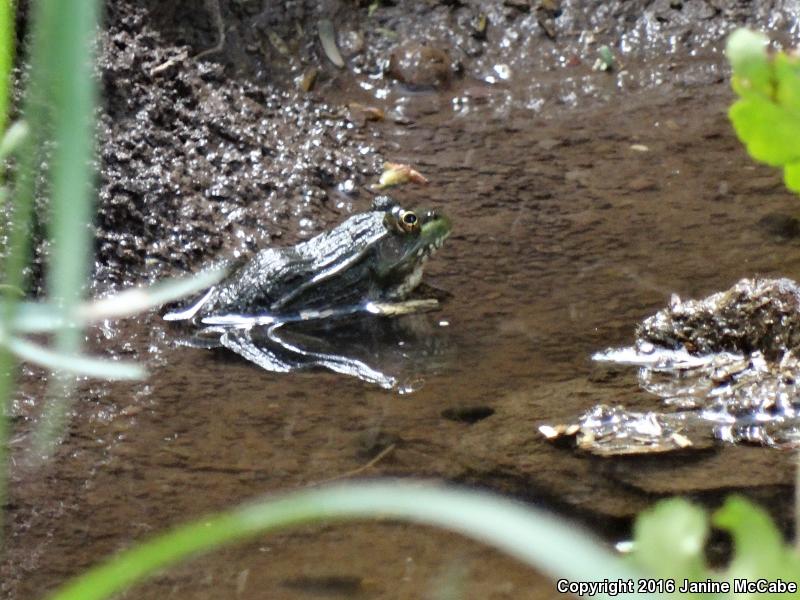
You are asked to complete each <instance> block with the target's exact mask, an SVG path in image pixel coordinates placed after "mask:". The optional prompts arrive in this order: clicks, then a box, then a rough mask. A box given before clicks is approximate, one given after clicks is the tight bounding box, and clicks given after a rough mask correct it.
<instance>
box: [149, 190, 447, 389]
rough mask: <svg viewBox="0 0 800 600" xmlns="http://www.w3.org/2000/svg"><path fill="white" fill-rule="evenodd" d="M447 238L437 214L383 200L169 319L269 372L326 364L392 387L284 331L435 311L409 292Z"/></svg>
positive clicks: (433, 303)
mask: <svg viewBox="0 0 800 600" xmlns="http://www.w3.org/2000/svg"><path fill="white" fill-rule="evenodd" d="M450 232H451V222H450V220H449V219H448V218H447V217H446V216H444V215H442V214H440V213H439V212H437V211H435V210H431V209H421V210H415V209H410V210H408V209H405V208H403V207H401V206H400V205H399V204H398V203H396V202H395V201H394V200H392V199H391V198H389V197H388V196H378V197H376V198H375V199H374V201H373V203H372V206H371V208H370V210H368V211H365V212H362V213H357V214H354V215H352V216H350V217H349V218H347V219H345V220H344V221H343V222H342V223H340V224H339V225H338V226H336V227H334V228H333V229H331V230H330V231H325V232H323V233H320V234H319V235H317V236H315V237H313V238H311V239H309V240H307V241H303V242H300V243H299V244H296V245H294V246H284V247H271V248H265V249H262V250H261V251H259V252H257V253H256V254H255V255H254V256H253V257H252V258H250V259H249V260H247V261H246V262H244V263H243V264H240V265H236V266H234V267H232V268H231V269H230V272H229V274H228V275H227V277H225V278H224V279H223V281H221V282H220V283H219V284H217V285H215V286H212V287H210V288H209V289H208V290H206V291H205V292H204V293H202V294H201V296H200V297H199V298H198V299H197V300H196V301H194V302H192V303H190V304H189V305H188V306H186V307H184V308H181V309H177V310H174V311H170V312H168V313H166V314H165V315H164V316H163V318H164V320H166V321H172V322H174V321H184V322H186V323H188V324H189V325H190V326H191V327H193V328H194V329H195V332H194V336H193V338H192V344H191V345H197V346H203V347H209V348H211V347H217V346H222V347H224V348H227V349H229V350H231V351H233V352H235V353H236V354H238V355H240V356H242V357H243V358H245V359H247V360H249V361H250V362H252V363H254V364H256V365H258V366H260V367H261V368H263V369H265V370H267V371H273V372H291V371H295V370H298V369H304V368H308V367H324V368H327V369H330V370H333V371H336V372H339V373H345V374H348V375H353V376H356V377H358V378H360V379H362V380H365V381H369V382H373V383H377V384H379V385H381V386H382V387H385V388H392V387H395V386H396V385H397V379H396V378H395V377H392V376H390V375H386V374H384V373H382V372H381V371H379V370H377V369H375V368H373V367H371V366H369V365H368V364H367V363H366V362H365V361H364V360H362V359H356V358H353V357H348V356H346V355H343V354H338V353H336V352H322V351H318V350H316V349H309V348H307V347H303V346H300V345H298V344H297V343H295V342H290V341H287V340H288V339H290V338H291V336H286V335H283V332H284V330H285V329H287V328H291V326H292V325H293V324H294V325H302V327H303V329H304V331H306V332H308V331H309V330H315V329H316V330H318V331H319V332H321V333H320V335H324V331H325V330H330V329H331V323H332V322H339V321H348V322H354V320H358V319H359V316H365V317H366V316H367V315H369V316H372V317H375V316H378V317H384V318H393V317H398V316H402V315H408V314H412V313H416V312H424V311H428V310H434V309H436V308H438V305H439V299H437V298H418V297H412V293H413V292H415V290H417V289H418V288H419V287H420V284H421V282H422V275H423V269H424V265H425V263H426V261H427V260H428V259H429V258H430V257H431V256H433V254H434V253H435V252H436V251H437V250H438V249H439V248H441V247H442V245H443V243H444V241H445V240H446V239H447V237H448V236H449V235H450ZM306 335H307V334H306Z"/></svg>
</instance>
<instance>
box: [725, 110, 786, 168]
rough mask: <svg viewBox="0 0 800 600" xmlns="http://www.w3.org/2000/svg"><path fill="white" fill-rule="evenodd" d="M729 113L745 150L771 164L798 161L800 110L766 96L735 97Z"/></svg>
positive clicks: (780, 164)
mask: <svg viewBox="0 0 800 600" xmlns="http://www.w3.org/2000/svg"><path fill="white" fill-rule="evenodd" d="M728 116H729V117H730V119H731V121H732V122H733V127H734V129H735V130H736V135H738V136H739V139H740V140H741V141H742V142H744V144H745V145H746V146H747V152H748V153H749V154H750V156H752V157H753V158H755V159H756V160H760V161H762V162H765V163H767V164H768V165H771V166H773V167H782V166H784V165H786V164H790V163H793V162H798V161H800V112H798V113H793V112H790V111H787V110H786V109H784V108H783V107H782V106H779V105H778V104H775V103H774V102H772V101H771V100H769V99H768V98H763V97H751V98H747V99H744V100H738V101H737V102H735V103H734V104H733V106H731V108H730V111H729V112H728Z"/></svg>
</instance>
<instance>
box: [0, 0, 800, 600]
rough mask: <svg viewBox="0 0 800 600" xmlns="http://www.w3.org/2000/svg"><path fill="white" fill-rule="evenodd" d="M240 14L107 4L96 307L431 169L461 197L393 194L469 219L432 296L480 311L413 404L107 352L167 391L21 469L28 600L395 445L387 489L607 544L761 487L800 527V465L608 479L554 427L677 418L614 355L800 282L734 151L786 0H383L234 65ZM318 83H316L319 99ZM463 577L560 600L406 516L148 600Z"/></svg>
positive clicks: (768, 455) (798, 263)
mask: <svg viewBox="0 0 800 600" xmlns="http://www.w3.org/2000/svg"><path fill="white" fill-rule="evenodd" d="M215 6H216V4H215V3H213V2H208V3H205V4H204V3H177V2H155V1H152V2H145V3H135V2H128V1H123V0H120V1H118V2H115V3H113V5H111V6H109V8H108V21H107V25H106V31H105V33H104V35H103V38H102V49H103V51H102V63H101V72H102V81H103V89H104V92H105V98H106V108H105V110H104V113H103V117H102V121H101V122H102V126H101V137H102V140H103V142H102V150H101V186H100V196H99V198H100V200H99V202H100V205H99V211H98V221H97V231H98V261H97V267H96V273H95V286H94V290H95V291H96V292H100V291H103V290H106V289H110V288H118V287H122V286H124V285H128V284H131V283H135V282H139V281H152V280H156V279H159V278H161V277H163V276H164V275H167V274H176V273H182V272H186V271H194V270H196V269H199V268H200V267H201V266H202V265H204V264H205V263H207V262H209V261H213V260H216V259H217V258H219V257H221V256H226V255H236V254H237V253H238V254H240V255H246V254H248V253H251V252H253V251H254V250H255V249H256V248H259V247H262V246H264V245H266V244H290V243H294V242H296V241H298V240H300V239H306V238H308V237H309V236H311V235H313V234H314V233H315V232H317V231H320V230H322V229H324V228H326V227H329V226H330V225H332V224H334V223H337V222H339V221H341V220H342V219H343V218H344V217H345V216H346V215H348V214H351V213H352V212H356V211H360V210H364V209H365V208H366V207H367V206H368V205H369V202H370V200H371V197H372V193H371V192H370V190H369V188H368V185H369V184H370V183H373V182H374V181H376V180H377V177H378V175H379V173H380V165H381V163H382V162H383V161H384V160H391V161H395V162H405V163H409V164H412V165H413V166H414V167H415V168H417V169H418V170H420V172H422V173H423V174H424V175H425V176H426V177H428V178H429V179H430V181H431V183H430V184H429V185H428V186H413V185H412V186H406V187H403V188H400V189H399V190H398V191H397V192H396V193H395V198H396V199H397V200H398V201H400V202H401V203H402V204H404V205H408V206H412V205H423V206H431V207H433V208H436V209H437V210H441V211H442V212H444V213H446V214H448V215H449V216H450V217H451V218H452V220H453V222H454V234H453V236H452V237H451V239H450V240H448V242H447V244H446V245H445V247H444V248H443V249H442V250H441V251H440V252H439V254H437V256H436V257H435V258H434V259H433V260H432V261H431V262H430V263H429V267H428V271H427V275H426V280H427V281H428V282H429V283H431V284H433V285H435V286H436V287H439V288H443V289H444V290H447V291H448V292H450V294H452V298H451V299H450V301H448V302H447V303H446V304H445V306H444V308H443V311H442V312H441V313H439V314H437V315H434V317H433V320H434V321H440V320H441V321H447V322H448V323H449V326H448V329H447V331H448V336H447V344H449V345H450V353H449V356H450V357H451V358H450V359H449V362H448V363H447V364H446V365H443V366H442V367H441V368H440V369H438V372H437V373H435V374H433V375H426V376H425V381H424V385H423V386H422V387H421V389H419V391H417V392H415V393H413V394H407V395H398V394H396V393H391V392H386V391H382V390H380V389H375V388H372V387H369V386H368V385H365V384H363V383H361V382H358V381H354V380H350V379H346V378H343V377H341V376H337V375H334V374H329V373H304V374H291V375H279V374H273V373H266V372H262V371H259V370H258V369H256V368H254V367H253V366H252V365H249V364H247V363H245V362H243V361H241V360H239V359H237V358H235V357H231V356H230V355H229V354H227V353H224V352H212V351H207V350H200V349H188V348H180V347H173V345H172V344H171V343H170V341H171V339H172V337H173V333H174V332H172V331H170V330H167V329H165V328H164V325H163V324H162V322H161V321H160V318H159V316H158V315H156V314H151V315H145V316H143V317H141V318H140V319H138V320H131V321H128V322H125V323H118V324H117V323H112V324H109V325H108V326H106V327H103V328H100V329H98V330H96V331H93V332H91V335H90V337H91V342H92V344H93V345H94V346H95V347H96V349H97V351H98V352H103V353H105V354H111V355H118V356H124V357H126V358H138V359H139V360H141V361H143V362H145V363H146V364H147V365H148V367H149V369H150V370H151V373H152V375H151V378H150V380H149V381H148V382H147V383H145V384H140V385H108V384H103V383H87V384H85V386H84V387H83V391H82V394H81V398H80V401H79V402H78V403H77V405H76V407H75V411H74V412H75V414H74V418H73V420H72V426H71V428H70V431H69V432H68V435H67V436H66V438H65V440H64V442H63V444H62V446H61V448H60V451H59V453H58V456H57V457H56V458H55V459H54V460H53V461H51V462H50V463H48V464H47V465H46V466H45V467H43V468H40V469H38V470H30V469H25V468H23V467H22V466H17V467H16V468H15V469H14V470H13V473H12V489H11V499H10V504H9V506H7V507H6V523H7V525H6V536H5V540H6V541H7V552H6V555H5V557H4V562H2V563H0V595H2V596H3V597H6V598H11V599H15V600H16V599H19V600H21V599H28V598H39V597H42V596H43V595H44V594H45V593H46V592H47V591H48V590H51V589H53V587H54V586H56V585H57V584H58V583H60V582H62V581H64V580H65V579H66V578H68V577H70V576H72V575H75V574H78V573H80V572H82V571H83V570H85V569H86V568H87V567H88V566H90V565H91V564H94V563H96V562H97V561H99V560H100V559H101V558H102V557H104V556H106V555H107V554H109V553H112V552H114V551H116V550H119V549H121V548H125V547H128V546H130V545H131V544H132V543H134V542H135V541H137V540H141V539H144V538H146V537H149V536H151V535H153V534H154V533H155V532H157V531H161V530H163V529H164V528H166V527H168V526H170V525H173V524H176V523H179V522H183V521H185V520H187V519H190V518H192V517H196V516H198V515H201V514H203V513H205V512H207V511H211V510H218V509H222V508H225V507H229V506H232V505H235V504H237V503H238V502H240V501H242V500H244V499H248V498H252V497H254V496H257V495H260V494H265V493H270V492H280V491H286V490H292V489H297V488H300V487H303V486H306V485H310V484H314V483H318V482H321V481H325V480H328V479H330V478H331V477H337V476H347V474H348V473H350V472H352V471H354V470H356V469H359V468H360V467H362V466H363V465H365V464H366V463H367V462H368V461H370V460H371V459H372V458H374V457H375V456H377V455H378V454H380V453H381V451H382V450H386V449H387V448H390V447H391V448H392V449H391V450H390V451H388V452H387V453H386V454H385V456H384V457H383V458H382V459H381V460H380V461H379V462H377V464H375V465H374V466H371V467H370V468H369V469H367V470H366V471H364V472H363V474H362V475H367V476H382V475H394V476H401V477H408V476H414V477H426V478H434V479H437V480H444V481H450V482H457V483H461V484H466V485H471V486H476V487H480V488H486V489H490V490H494V491H497V492H499V493H503V494H507V495H511V496H513V497H516V498H520V499H522V500H524V501H526V502H530V503H532V504H534V505H537V506H546V507H549V508H551V509H553V510H556V511H557V512H559V513H560V514H562V515H564V516H566V517H568V518H571V519H574V520H577V521H579V522H583V523H585V524H587V525H589V526H590V527H592V528H593V529H594V530H595V531H596V532H597V533H599V534H601V535H604V536H606V537H608V538H609V539H618V538H620V537H624V536H626V535H627V533H628V531H629V526H630V519H631V517H632V516H633V515H635V514H636V513H637V512H638V511H640V510H642V509H643V508H646V507H647V506H649V505H651V504H652V503H653V502H654V501H656V500H658V499H659V498H661V497H664V496H669V495H673V494H684V495H687V496H689V497H691V498H694V499H696V500H698V501H700V502H703V503H704V504H706V505H708V506H715V505H716V504H717V503H719V502H720V500H721V498H723V497H724V495H725V494H727V493H728V492H730V491H732V490H735V491H739V492H741V493H744V494H746V495H748V496H750V497H752V498H754V499H756V500H757V501H759V502H761V503H762V504H763V505H764V506H765V507H766V508H767V509H768V510H769V511H770V512H771V513H772V514H773V515H774V516H776V517H777V518H778V521H779V523H780V524H781V526H782V527H783V528H784V530H787V531H789V530H790V529H791V526H792V523H791V515H792V508H791V506H792V501H793V483H794V468H795V467H794V464H793V463H794V460H793V458H792V456H791V455H790V454H785V453H781V452H777V451H774V450H769V449H762V448H755V447H743V446H725V445H718V446H714V447H712V448H710V449H706V450H703V451H702V452H697V453H684V454H676V455H666V456H647V457H639V458H626V459H608V460H603V459H599V458H595V457H589V456H584V455H578V454H575V453H574V452H572V451H571V450H569V449H565V448H559V447H554V446H552V445H550V444H548V443H547V442H546V441H545V440H544V439H543V438H542V437H541V436H539V435H538V433H537V425H538V424H539V423H541V422H564V421H565V420H568V419H570V418H572V417H574V416H575V415H578V414H580V413H582V412H584V411H585V410H586V409H587V408H588V407H590V406H593V405H595V404H597V403H600V402H605V403H609V404H613V403H617V402H621V403H624V404H625V405H626V406H628V407H632V408H634V409H636V408H639V409H643V410H648V409H651V408H655V407H656V400H655V399H654V398H649V397H645V396H642V395H641V393H640V392H639V391H638V386H637V384H636V381H635V380H634V378H633V375H632V374H631V373H629V372H627V371H626V372H622V371H614V370H613V369H608V368H606V367H604V368H598V367H595V366H594V365H592V364H591V363H590V361H589V359H588V357H589V356H590V355H591V354H592V353H593V352H594V351H596V350H598V349H602V348H605V347H608V346H611V345H627V344H630V343H631V342H632V341H633V335H634V327H635V324H636V323H637V322H639V321H641V319H642V318H644V317H645V316H647V315H649V314H652V313H653V312H654V311H655V310H656V309H658V308H660V307H661V306H663V305H664V303H665V301H666V300H667V299H668V298H669V295H670V294H671V293H673V292H676V293H678V294H680V295H681V296H682V297H704V296H706V295H708V294H710V293H712V292H714V291H716V290H721V289H726V288H728V287H729V286H730V285H731V284H732V283H734V282H735V281H738V280H739V279H741V278H742V277H745V276H754V275H765V276H788V277H793V278H797V277H798V275H797V273H798V270H799V269H800V244H799V243H798V241H797V239H795V237H794V236H787V235H785V234H784V232H783V229H784V228H780V230H778V229H776V228H774V227H765V226H763V223H765V222H767V223H768V222H770V219H769V218H767V219H766V221H765V220H764V219H765V218H766V217H768V215H774V214H780V215H789V218H791V217H792V215H795V214H796V213H797V210H796V206H797V199H796V198H795V197H793V196H792V195H790V194H789V193H788V192H786V191H785V190H784V188H783V185H782V183H781V178H780V174H779V173H778V172H776V171H773V170H771V169H768V168H766V167H761V166H757V165H754V164H753V163H752V162H751V161H750V160H749V158H748V157H747V156H746V154H745V152H744V150H743V149H742V148H741V146H740V145H739V143H738V142H737V140H736V139H735V137H734V135H733V133H732V130H731V127H730V125H729V123H728V121H727V119H726V116H725V111H726V109H727V106H728V105H729V104H730V102H731V99H732V97H731V93H730V91H729V87H728V84H727V83H726V81H725V78H726V67H725V63H724V58H723V56H722V54H721V46H722V43H723V39H724V36H725V34H726V33H727V32H728V31H730V30H731V29H732V28H733V27H734V26H735V25H737V24H740V23H745V22H747V23H751V24H756V25H759V26H762V27H765V28H768V29H769V30H770V31H772V32H773V34H774V37H776V38H777V39H778V40H781V41H783V42H788V41H791V40H793V36H795V35H796V32H797V31H798V28H797V23H796V21H795V20H794V19H795V17H794V16H793V15H792V13H791V11H790V10H789V9H788V8H784V6H783V3H781V2H774V3H750V2H727V1H724V0H719V1H716V0H715V1H712V2H704V1H702V0H688V1H685V2H667V1H664V2H662V1H661V0H658V1H656V2H644V1H641V2H639V1H636V2H599V1H598V2H578V1H577V0H574V1H568V2H564V3H563V4H562V7H561V12H560V13H558V14H556V13H553V12H551V13H548V12H547V11H543V10H541V9H538V8H537V5H536V4H535V3H534V2H531V3H526V2H517V1H514V2H510V1H507V2H504V3H501V2H489V1H487V2H463V3H457V2H438V1H433V0H431V1H427V2H412V1H410V0H409V1H407V2H406V1H401V2H396V3H394V4H389V3H386V5H384V3H381V5H380V6H379V8H378V9H377V10H376V11H375V13H374V14H373V15H372V16H368V7H367V6H366V3H364V4H363V5H362V4H359V3H357V2H335V1H331V2H322V1H320V2H316V1H311V0H309V1H307V2H286V3H277V2H258V1H248V0H239V1H236V2H234V1H230V2H228V1H225V0H222V1H221V3H220V9H221V12H220V17H221V20H222V23H223V28H222V29H223V31H224V32H225V39H224V44H223V45H222V47H221V49H219V50H216V51H213V52H207V53H206V54H205V55H204V56H201V57H199V58H198V57H197V55H198V54H199V53H203V52H206V51H207V50H214V47H215V46H216V45H217V43H218V41H219V37H218V29H217V27H216V25H215V18H214V14H213V13H214V10H213V9H214V7H215ZM787 6H790V5H789V4H788V3H787ZM481 14H485V15H486V16H487V22H488V25H487V27H486V29H485V31H480V26H479V23H480V17H481ZM320 18H323V19H330V20H331V21H333V23H334V25H335V26H336V28H337V31H338V39H339V47H340V50H341V52H342V54H343V55H344V57H345V59H346V61H347V66H346V68H345V69H337V68H336V67H334V66H333V65H332V64H331V63H330V62H329V61H328V59H327V58H325V57H324V54H323V52H322V50H321V47H320V44H319V41H318V39H317V36H316V26H317V23H318V21H319V19H320ZM298 25H299V26H298ZM412 42H413V43H414V44H426V45H429V46H431V47H436V48H439V49H440V50H441V51H442V52H445V53H446V54H447V56H448V57H449V59H450V61H451V63H450V65H449V68H450V71H449V75H448V77H447V81H446V84H445V85H439V84H438V83H437V84H436V85H433V86H422V87H427V88H429V89H428V90H427V91H424V92H420V91H410V89H409V84H408V82H406V83H405V84H404V83H402V82H398V81H396V80H394V79H389V78H386V77H383V76H382V73H383V70H384V69H385V68H388V65H389V61H390V56H391V53H392V52H393V51H395V50H396V47H398V46H399V45H400V44H403V43H412ZM601 44H607V45H609V46H610V47H611V48H612V50H613V52H614V53H615V55H616V57H617V68H616V70H614V71H612V72H610V73H606V72H598V71H593V70H592V68H591V67H592V65H593V63H594V61H595V58H596V56H597V49H598V46H599V45H601ZM437 56H439V59H437V60H440V58H441V56H440V55H437ZM312 68H313V69H317V71H318V74H317V76H316V81H315V84H314V87H313V89H312V91H310V92H303V91H302V90H300V89H298V86H297V83H296V81H295V79H296V78H300V79H302V78H303V76H305V75H306V74H308V72H309V69H312ZM404 77H406V76H404ZM408 77H409V78H412V77H413V76H408ZM308 81H309V79H306V83H307V82H308ZM437 81H438V80H437ZM353 103H359V104H361V105H362V106H374V107H376V108H379V109H381V110H382V111H383V112H384V113H385V115H386V118H385V119H384V120H383V121H371V120H368V119H366V118H365V112H364V110H363V108H359V107H351V109H347V108H346V105H348V104H351V105H352V104H353ZM760 223H761V224H760ZM43 375H44V374H43V373H40V372H38V371H36V370H32V369H31V370H28V371H26V372H25V374H24V377H23V382H22V387H21V390H20V393H19V394H18V397H17V398H16V399H15V403H14V406H13V415H12V416H13V417H14V426H15V436H14V439H13V441H12V449H13V451H14V453H15V455H14V456H15V459H17V458H19V459H21V458H22V457H23V456H24V453H25V450H26V448H27V446H28V444H29V434H30V431H31V429H32V427H33V426H34V425H35V422H36V419H37V415H38V407H39V406H40V402H39V397H40V395H41V388H42V386H41V380H42V379H43ZM18 464H19V465H21V464H22V463H21V462H19V463H18ZM452 578H455V579H456V580H458V581H459V582H460V584H461V586H462V587H461V590H462V596H461V597H463V598H481V599H487V598H550V597H553V598H555V597H557V594H556V593H555V590H554V587H553V585H552V584H551V583H550V582H548V581H547V580H545V579H543V578H541V577H540V576H538V575H537V574H535V573H533V572H531V571H529V570H527V569H525V568H523V567H522V566H521V565H519V564H518V563H516V562H514V561H513V560H511V559H508V558H506V557H504V556H501V555H499V554H498V553H495V552H494V551H492V550H489V549H487V548H485V547H483V546H480V545H477V544H475V543H473V542H470V541H466V540H464V539H462V538H459V537H457V536H454V535H451V534H448V533H443V532H439V531H434V530H430V529H425V528H420V527H414V526H409V525H401V524H396V523H391V524H387V523H381V524H361V525H356V526H336V527H314V528H302V529H299V530H294V531H291V532H287V533H283V534H280V535H277V536H271V537H266V538H264V539H262V540H259V541H258V542H255V543H253V544H249V545H243V546H240V547H236V548H233V549H229V550H226V551H224V552H220V553H215V554H213V555H210V556H208V557H205V558H201V559H199V560H196V561H193V562H192V563H189V564H187V565H186V566H184V567H181V568H178V569H174V570H171V571H170V572H169V573H166V574H163V575H161V576H159V577H158V578H156V579H154V580H153V581H152V582H150V583H148V584H146V585H144V586H140V587H137V588H136V589H135V590H133V591H131V592H130V594H129V596H130V597H135V598H165V597H170V596H175V597H180V598H218V597H240V598H261V597H265V598H267V597H268V598H324V597H334V598H335V597H355V598H387V599H388V598H428V597H429V598H435V597H437V596H436V590H437V589H439V588H441V586H442V585H443V584H442V582H445V581H449V580H451V579H452Z"/></svg>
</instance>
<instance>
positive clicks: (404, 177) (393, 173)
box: [373, 162, 428, 190]
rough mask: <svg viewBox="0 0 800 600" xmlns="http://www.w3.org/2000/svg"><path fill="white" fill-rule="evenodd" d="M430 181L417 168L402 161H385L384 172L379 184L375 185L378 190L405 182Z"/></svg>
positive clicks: (423, 182)
mask: <svg viewBox="0 0 800 600" xmlns="http://www.w3.org/2000/svg"><path fill="white" fill-rule="evenodd" d="M408 182H411V183H421V184H426V183H428V179H427V178H426V177H425V176H424V175H422V173H420V172H419V171H417V170H416V169H414V168H412V167H410V166H409V165H404V164H401V163H393V162H386V163H383V173H381V178H380V179H379V180H378V183H377V185H374V186H373V187H374V188H375V189H376V190H382V189H385V188H388V187H392V186H395V185H402V184H404V183H408Z"/></svg>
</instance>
